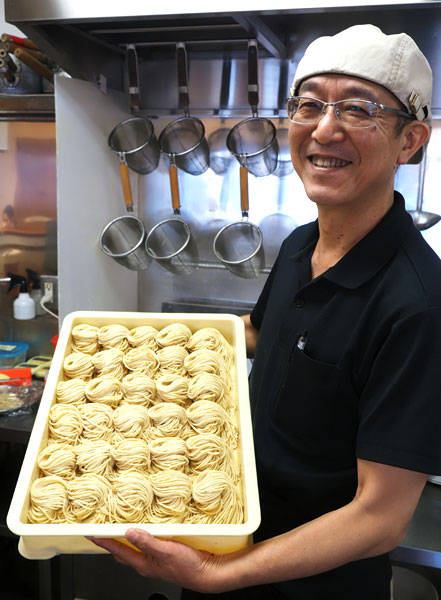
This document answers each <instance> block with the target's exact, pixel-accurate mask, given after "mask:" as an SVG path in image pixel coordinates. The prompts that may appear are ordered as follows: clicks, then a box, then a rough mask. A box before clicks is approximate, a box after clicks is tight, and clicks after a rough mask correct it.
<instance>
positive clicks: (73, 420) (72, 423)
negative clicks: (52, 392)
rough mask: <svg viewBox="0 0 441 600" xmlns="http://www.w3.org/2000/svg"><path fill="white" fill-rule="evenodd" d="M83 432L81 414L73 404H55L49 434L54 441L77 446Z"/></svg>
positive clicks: (50, 415)
mask: <svg viewBox="0 0 441 600" xmlns="http://www.w3.org/2000/svg"><path fill="white" fill-rule="evenodd" d="M82 430H83V423H82V420H81V414H80V412H79V410H78V408H77V407H76V406H74V405H72V404H54V405H53V406H52V407H51V410H50V412H49V433H50V436H51V438H52V440H54V441H61V442H66V443H67V444H75V443H76V442H77V440H78V438H79V437H80V435H81V432H82Z"/></svg>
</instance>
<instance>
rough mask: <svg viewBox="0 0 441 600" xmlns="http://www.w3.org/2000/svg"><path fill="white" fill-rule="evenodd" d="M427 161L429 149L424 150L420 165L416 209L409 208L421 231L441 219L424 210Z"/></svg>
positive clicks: (415, 223)
mask: <svg viewBox="0 0 441 600" xmlns="http://www.w3.org/2000/svg"><path fill="white" fill-rule="evenodd" d="M426 161H427V149H425V150H424V152H423V157H422V159H421V162H420V167H419V177H418V196H417V205H416V210H409V211H408V212H409V214H410V216H411V217H412V219H413V222H414V225H415V227H416V228H417V229H419V230H420V231H423V230H424V229H429V228H430V227H433V225H436V224H437V223H438V221H439V220H440V219H441V215H437V214H435V213H431V212H427V211H424V210H423V196H424V179H425V176H426Z"/></svg>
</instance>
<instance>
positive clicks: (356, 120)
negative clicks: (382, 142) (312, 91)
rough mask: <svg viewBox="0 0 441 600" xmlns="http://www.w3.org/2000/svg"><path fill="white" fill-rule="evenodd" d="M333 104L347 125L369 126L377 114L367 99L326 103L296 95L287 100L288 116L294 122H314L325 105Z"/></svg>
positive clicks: (340, 119)
mask: <svg viewBox="0 0 441 600" xmlns="http://www.w3.org/2000/svg"><path fill="white" fill-rule="evenodd" d="M328 105H330V106H333V108H334V114H335V116H336V117H337V119H339V121H340V122H341V123H342V124H343V125H345V126H347V127H370V126H371V125H372V122H373V119H375V117H376V116H377V114H378V108H377V106H376V105H375V104H373V103H372V102H369V101H367V100H340V101H339V102H335V103H329V104H328V103H326V102H323V101H322V100H317V99H316V98H308V97H302V96H297V97H295V98H289V100H288V106H287V108H288V117H289V119H290V120H291V121H293V122H294V123H301V124H305V125H306V124H312V123H316V122H317V121H318V120H319V119H320V117H321V116H322V114H324V112H325V109H326V106H328Z"/></svg>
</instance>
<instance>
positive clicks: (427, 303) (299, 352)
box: [95, 25, 441, 600]
mask: <svg viewBox="0 0 441 600" xmlns="http://www.w3.org/2000/svg"><path fill="white" fill-rule="evenodd" d="M291 96H292V97H291V98H290V99H289V100H288V115H289V117H290V119H291V121H292V123H291V125H290V145H291V155H292V159H293V163H294V167H295V169H296V171H297V173H298V175H299V176H300V178H301V179H302V181H303V184H304V186H305V189H306V193H307V195H308V197H309V198H310V199H311V200H312V201H313V202H315V203H316V205H317V208H318V220H317V222H316V223H312V224H309V225H306V226H303V227H299V228H297V229H296V230H295V231H294V232H293V233H292V234H291V235H290V236H289V237H288V238H287V239H286V240H285V242H284V243H283V244H282V247H281V250H280V253H279V256H278V259H277V261H276V264H275V265H274V268H273V270H272V272H271V274H270V276H269V277H268V280H267V282H266V284H265V287H264V289H263V291H262V294H261V296H260V298H259V300H258V302H257V304H256V307H255V308H254V310H253V312H252V314H251V315H250V316H247V317H245V325H246V334H247V347H248V350H249V352H250V353H251V354H252V353H253V352H254V350H255V360H254V366H253V371H252V376H251V382H250V390H251V403H252V411H253V424H254V437H255V445H256V459H257V467H258V478H259V487H260V500H261V508H262V524H261V527H260V528H259V530H258V532H257V534H256V536H255V544H254V545H253V546H252V547H250V548H247V549H245V550H241V551H239V552H235V553H232V554H227V555H222V556H214V555H210V554H208V553H205V552H198V551H196V550H193V549H191V548H188V547H186V546H184V545H182V544H178V543H175V542H169V541H160V540H156V539H155V538H153V537H152V536H149V535H148V534H146V533H143V532H142V531H139V530H136V529H135V530H130V531H129V532H128V533H127V538H128V540H129V541H130V542H132V543H133V544H134V545H135V546H137V547H138V548H139V549H140V550H141V551H142V553H139V552H138V553H137V552H135V551H133V550H131V549H129V548H127V547H123V546H122V545H121V544H118V543H117V542H115V541H113V540H95V541H96V543H98V544H99V545H101V546H102V547H104V548H107V549H109V550H110V551H111V552H113V553H114V555H115V557H116V558H117V560H120V561H122V562H124V563H126V564H129V565H131V566H133V567H134V568H135V569H136V570H138V571H139V572H140V573H142V574H143V575H146V576H148V577H153V578H164V579H167V580H168V581H172V582H174V583H177V584H178V585H181V586H183V587H184V588H188V589H192V590H197V591H199V592H202V593H203V595H198V594H192V593H191V592H184V594H183V597H184V598H193V597H194V598H216V597H224V598H244V599H251V598H252V599H260V598H265V599H268V600H270V599H273V598H274V599H279V598H284V599H285V598H286V599H290V600H303V599H308V600H322V599H325V598H326V599H329V598H338V599H339V600H346V599H347V600H349V599H351V600H352V599H354V600H355V599H356V600H364V599H366V600H367V599H369V600H373V599H375V600H386V599H387V598H389V597H390V578H391V569H390V564H389V560H388V557H387V552H388V551H389V550H391V549H392V548H394V547H395V546H396V545H397V544H399V542H400V541H401V539H402V538H403V536H404V533H405V531H406V528H407V526H408V524H409V521H410V519H411V517H412V514H413V512H414V509H415V507H416V504H417V502H418V499H419V497H420V494H421V491H422V489H423V487H424V485H425V482H426V478H427V475H426V474H427V473H439V472H441V453H440V447H439V446H440V445H439V434H438V432H439V425H438V419H437V418H436V417H437V413H438V409H437V406H438V404H439V402H438V397H437V394H438V392H437V388H438V372H439V365H440V364H441V343H440V342H439V340H441V264H440V261H439V259H438V257H437V256H436V255H435V254H434V253H433V252H432V250H431V249H430V248H429V247H428V246H427V244H426V243H425V242H424V240H423V239H422V237H421V235H420V233H419V232H418V231H417V230H416V229H415V227H414V226H413V223H412V221H411V219H410V217H409V215H408V214H407V213H406V211H405V208H404V200H403V198H402V197H401V196H400V195H399V194H397V193H395V194H394V190H393V184H394V175H395V172H396V169H397V167H398V166H399V165H401V164H405V163H406V162H407V161H408V160H409V159H410V158H411V157H412V156H413V155H414V154H415V153H416V152H417V151H418V150H419V149H420V148H421V147H422V146H423V145H424V144H425V143H426V142H427V140H428V139H429V135H430V97H431V71H430V67H429V65H428V63H427V61H426V59H425V58H424V56H423V55H422V54H421V52H420V50H419V49H418V48H417V46H416V45H415V43H414V42H413V40H411V38H409V37H408V36H407V35H405V34H399V35H392V36H387V35H384V34H383V33H382V32H381V31H380V30H379V29H378V28H376V27H373V26H371V25H362V26H356V27H352V28H349V29H347V30H345V31H343V32H341V33H339V34H337V35H335V36H333V37H326V38H320V39H318V40H316V41H315V42H313V43H312V44H311V45H310V46H309V48H308V49H307V51H306V53H305V56H304V58H303V59H302V60H301V61H300V63H299V66H298V69H297V72H296V75H295V79H294V83H293V87H292V89H291ZM232 590H236V591H232ZM221 592H223V593H224V594H223V595H222V594H220V595H219V596H217V595H216V594H218V593H221ZM225 592H226V593H225ZM211 594H214V595H213V596H212V595H211Z"/></svg>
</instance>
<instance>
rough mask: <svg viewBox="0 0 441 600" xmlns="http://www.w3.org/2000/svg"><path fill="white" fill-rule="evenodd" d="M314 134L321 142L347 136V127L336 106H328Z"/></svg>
mask: <svg viewBox="0 0 441 600" xmlns="http://www.w3.org/2000/svg"><path fill="white" fill-rule="evenodd" d="M312 136H313V137H314V138H315V139H316V140H317V141H318V142H320V143H326V142H328V141H331V140H332V141H341V139H343V138H344V136H345V129H344V127H343V126H342V124H341V123H340V121H339V119H338V118H337V115H336V114H335V107H334V106H326V107H325V110H324V112H323V113H322V115H321V116H320V119H319V120H318V122H317V124H316V126H315V129H314V131H313V133H312Z"/></svg>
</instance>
